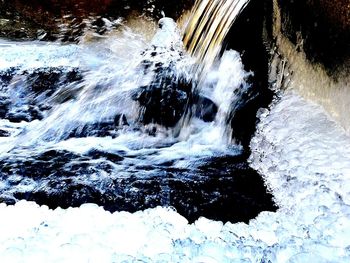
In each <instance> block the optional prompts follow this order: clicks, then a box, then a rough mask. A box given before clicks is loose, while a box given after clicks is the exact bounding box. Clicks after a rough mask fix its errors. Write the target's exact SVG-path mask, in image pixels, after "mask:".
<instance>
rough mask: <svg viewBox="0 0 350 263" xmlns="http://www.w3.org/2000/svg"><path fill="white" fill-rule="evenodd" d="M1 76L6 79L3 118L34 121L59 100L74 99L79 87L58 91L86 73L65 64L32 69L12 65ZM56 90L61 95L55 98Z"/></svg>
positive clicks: (0, 113) (0, 101)
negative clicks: (16, 67) (64, 65)
mask: <svg viewBox="0 0 350 263" xmlns="http://www.w3.org/2000/svg"><path fill="white" fill-rule="evenodd" d="M0 77H1V82H2V83H3V86H2V92H3V95H2V96H0V118H4V119H8V120H9V121H11V122H21V121H27V122H30V121H33V120H41V119H42V118H43V117H44V112H45V111H47V110H49V109H50V108H51V107H52V106H53V105H54V104H55V103H62V102H64V101H67V100H70V99H73V98H74V97H75V95H76V94H77V92H78V90H70V91H69V92H64V91H62V92H61V93H58V94H56V93H57V92H58V91H60V89H61V87H62V86H63V87H66V86H68V85H69V84H70V83H73V82H78V81H80V80H82V73H81V71H80V70H79V69H76V68H63V67H56V68H38V69H35V70H34V71H32V72H28V71H20V70H19V69H9V70H7V71H5V72H3V73H1V74H0ZM11 94H12V95H11ZM14 94H15V95H14ZM54 94H56V95H57V96H55V98H54V99H53V98H51V97H52V96H53V95H54ZM11 97H12V98H11Z"/></svg>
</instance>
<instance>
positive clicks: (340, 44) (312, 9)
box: [278, 0, 350, 75]
mask: <svg viewBox="0 0 350 263" xmlns="http://www.w3.org/2000/svg"><path fill="white" fill-rule="evenodd" d="M278 3H279V5H280V8H281V10H280V11H281V19H282V21H281V22H282V33H283V34H284V35H285V36H287V37H288V38H289V39H290V40H291V41H292V42H293V43H294V44H295V45H296V46H299V47H300V48H301V49H300V51H304V52H305V54H306V56H307V58H308V59H309V60H310V61H312V62H318V63H322V64H323V65H324V66H325V68H326V69H327V71H328V73H329V74H330V75H334V73H337V72H336V71H337V70H344V69H345V70H347V69H349V65H350V48H349V43H350V22H349V21H350V8H349V1H348V0H335V1H325V0H318V1H312V0H306V1H305V0H303V1H302V0H295V1H278ZM345 74H346V73H345ZM347 75H349V70H347Z"/></svg>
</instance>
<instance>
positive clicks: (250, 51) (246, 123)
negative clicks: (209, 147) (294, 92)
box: [226, 0, 273, 150]
mask: <svg viewBox="0 0 350 263" xmlns="http://www.w3.org/2000/svg"><path fill="white" fill-rule="evenodd" d="M267 2H268V1H267ZM265 5H266V1H260V0H251V1H250V3H249V4H248V6H247V7H246V9H245V10H244V11H243V12H242V14H241V15H240V16H239V17H238V19H237V20H236V22H235V24H234V25H233V26H232V28H231V30H230V32H229V34H228V36H227V38H226V42H227V48H231V49H234V50H237V51H238V52H240V53H241V54H242V55H241V57H242V63H243V65H244V69H245V70H246V71H248V72H249V71H252V72H253V75H252V76H251V77H250V78H249V80H248V83H249V85H250V86H251V87H250V88H249V89H246V90H242V91H240V92H242V94H241V100H240V101H239V102H238V103H237V104H235V105H232V107H231V108H232V110H231V117H230V123H231V127H232V131H233V133H232V135H233V137H234V138H235V139H236V140H237V141H238V142H240V143H241V144H242V145H243V146H244V148H245V149H247V150H248V149H249V143H250V139H251V137H252V136H253V134H254V132H255V127H256V123H257V121H258V119H257V117H256V114H257V111H258V110H259V109H260V108H266V107H268V105H269V104H270V103H271V101H272V97H273V92H272V91H271V90H270V89H269V85H268V64H269V54H268V51H267V49H266V47H265V43H264V42H263V27H264V12H262V10H264V8H266V7H265ZM237 36H238V37H237Z"/></svg>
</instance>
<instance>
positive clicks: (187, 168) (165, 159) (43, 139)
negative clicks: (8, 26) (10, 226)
mask: <svg viewBox="0 0 350 263" xmlns="http://www.w3.org/2000/svg"><path fill="white" fill-rule="evenodd" d="M160 27H161V29H159V30H158V31H157V32H156V34H155V36H154V37H153V38H152V40H151V41H150V42H148V41H146V40H145V39H144V37H143V36H142V35H140V34H136V33H134V32H133V31H132V30H131V29H130V28H127V27H124V28H123V29H120V30H119V31H118V32H115V35H111V36H109V37H108V38H107V39H100V40H94V41H85V42H83V43H81V44H79V45H76V44H74V45H73V44H70V45H62V44H55V43H45V42H21V43H16V42H10V41H6V40H2V41H1V43H0V45H1V50H2V53H1V56H0V61H1V68H0V70H1V91H2V95H1V100H0V105H1V108H0V114H1V116H0V117H1V121H0V132H1V135H0V136H1V137H0V140H1V147H0V164H1V168H0V169H1V170H0V176H1V184H0V198H1V200H2V201H3V202H5V203H8V204H13V203H15V202H16V201H18V200H21V199H26V200H34V201H36V202H37V203H39V204H45V205H48V206H49V207H50V208H56V207H58V206H60V207H63V208H67V207H70V206H79V205H81V204H83V203H87V202H93V203H97V204H99V205H102V206H104V208H105V209H107V210H109V211H113V212H114V211H121V210H126V211H131V212H133V211H137V210H140V209H145V208H150V207H155V206H157V205H162V206H173V207H175V208H176V209H177V210H178V211H179V212H180V213H181V214H183V215H185V216H186V217H187V218H188V219H189V220H191V221H192V220H195V219H197V218H198V217H199V216H201V215H205V216H208V217H210V218H213V219H220V220H224V221H227V220H231V221H241V220H243V221H247V220H249V219H250V218H252V217H254V216H256V215H257V214H258V213H259V212H260V211H262V210H270V209H274V204H273V202H272V201H271V196H270V195H269V194H266V190H265V188H264V185H263V182H262V179H261V178H260V176H259V175H258V174H257V173H256V172H255V171H254V170H252V169H251V168H249V166H248V164H247V163H246V161H245V157H244V155H243V149H242V147H241V146H240V145H239V144H236V143H235V142H234V141H232V139H231V133H230V128H228V125H227V121H228V116H229V113H230V111H231V107H232V105H238V104H239V103H240V96H241V94H243V93H244V92H245V91H246V90H248V89H249V84H248V83H247V82H246V80H247V77H248V76H249V73H247V72H245V71H244V70H243V65H242V63H241V61H240V56H239V54H238V53H237V52H235V51H228V52H226V53H225V54H224V56H223V57H222V59H221V60H220V61H218V62H217V64H216V65H215V66H214V67H213V68H212V69H211V70H210V72H208V74H207V77H206V78H205V79H203V80H202V82H203V84H202V85H201V86H200V87H198V86H196V85H195V83H196V82H197V81H198V80H197V79H196V74H195V72H193V71H192V65H193V64H194V62H193V61H192V59H191V58H190V57H189V56H187V55H186V54H185V52H184V50H183V48H182V42H181V36H180V34H179V32H178V29H177V27H176V24H175V22H174V21H173V20H171V19H168V18H163V19H162V20H161V21H160ZM226 207H228V208H230V209H225V208H226Z"/></svg>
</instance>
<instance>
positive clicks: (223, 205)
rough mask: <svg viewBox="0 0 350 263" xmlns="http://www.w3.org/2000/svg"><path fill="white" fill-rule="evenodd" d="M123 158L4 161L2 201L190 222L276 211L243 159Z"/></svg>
mask: <svg viewBox="0 0 350 263" xmlns="http://www.w3.org/2000/svg"><path fill="white" fill-rule="evenodd" d="M127 158H131V157H127ZM123 159H124V156H123V153H110V152H104V151H101V150H97V149H94V150H91V151H90V152H88V153H86V154H84V155H77V154H74V153H71V152H68V151H57V150H51V151H47V152H44V153H42V154H39V155H36V156H33V157H31V158H26V159H24V160H21V159H17V160H12V159H10V160H0V178H1V180H2V181H3V182H4V183H5V185H10V191H7V190H6V189H3V188H2V189H1V191H2V192H0V199H2V200H3V201H4V202H5V203H8V204H11V203H13V202H14V200H20V199H26V200H31V201H35V202H37V203H38V204H40V205H44V204H45V205H48V206H49V207H50V208H52V209H55V208H56V207H62V208H68V207H71V206H73V207H79V206H80V205H81V204H84V203H96V204H98V205H100V206H103V207H104V208H105V209H107V210H109V211H111V212H114V211H129V212H135V211H138V210H143V209H147V208H152V207H156V206H159V205H161V206H172V207H175V208H176V209H177V211H178V212H179V213H180V214H182V215H184V216H185V217H186V218H187V219H188V220H189V221H190V222H193V221H195V220H197V219H198V218H199V217H201V216H205V217H207V218H210V219H214V220H221V221H224V222H226V221H230V222H242V221H243V222H248V221H249V220H250V219H251V218H254V217H256V216H257V215H258V214H259V213H260V212H261V211H275V210H276V209H277V208H276V206H275V205H274V203H273V201H272V195H271V194H269V193H267V192H266V188H265V186H264V182H263V179H262V178H261V177H260V175H259V174H258V173H257V172H255V171H254V170H252V169H251V168H249V165H248V164H247V162H246V156H244V155H240V156H222V157H211V158H206V159H203V160H202V164H201V165H194V166H193V167H191V169H179V168H174V167H172V164H171V163H165V164H162V165H160V166H158V165H148V166H141V165H139V166H134V167H126V166H123V163H122V161H123ZM138 161H140V160H139V159H138V157H135V163H137V162H138ZM110 162H112V163H113V164H111V163H110ZM115 167H117V169H115ZM121 171H123V172H121ZM119 173H122V174H121V175H119ZM30 180H32V181H30ZM23 185H27V187H24V188H23ZM28 188H29V189H31V190H26V189H28ZM5 197H6V198H5Z"/></svg>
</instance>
